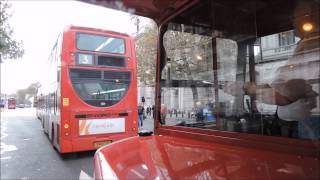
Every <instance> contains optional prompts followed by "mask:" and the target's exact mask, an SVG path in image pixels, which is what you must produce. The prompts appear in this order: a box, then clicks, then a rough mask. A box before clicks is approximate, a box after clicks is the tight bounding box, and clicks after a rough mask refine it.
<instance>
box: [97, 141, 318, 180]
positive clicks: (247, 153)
mask: <svg viewBox="0 0 320 180" xmlns="http://www.w3.org/2000/svg"><path fill="white" fill-rule="evenodd" d="M128 147H130V151H128ZM301 161H303V162H304V163H301ZM318 163H319V162H318V160H317V159H316V158H313V157H310V156H297V155H296V154H287V153H282V152H277V151H269V150H264V149H256V148H250V147H241V146H234V145H232V144H231V145H226V144H222V143H212V142H209V143H208V142H205V141H197V140H192V139H190V138H181V137H173V136H166V135H164V136H149V137H140V138H139V137H133V138H129V139H126V140H123V141H119V142H115V143H113V144H110V145H108V146H106V147H104V148H101V149H99V150H98V151H97V152H96V154H95V169H96V171H95V178H96V179H115V178H118V179H168V178H170V179H186V178H187V179H189V178H190V179H199V178H201V177H207V178H209V179H210V178H211V179H238V178H240V177H241V179H266V180H267V179H317V177H319V175H320V174H319V164H318ZM119 164H121V166H119Z"/></svg>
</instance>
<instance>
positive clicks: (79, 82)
mask: <svg viewBox="0 0 320 180" xmlns="http://www.w3.org/2000/svg"><path fill="white" fill-rule="evenodd" d="M49 64H50V67H51V69H50V71H49V72H48V75H49V77H50V78H51V79H50V80H49V82H51V84H50V85H48V87H45V88H46V89H45V88H43V87H42V89H41V90H40V93H41V95H40V96H39V99H38V101H39V102H38V108H37V115H38V117H39V118H40V119H41V123H42V126H43V128H44V131H45V132H46V133H48V135H49V138H50V139H51V140H52V143H53V145H54V146H55V147H56V148H57V149H58V150H59V152H61V153H67V152H77V151H86V150H93V149H97V148H99V147H101V146H102V145H105V144H108V143H111V142H113V141H116V140H119V139H123V138H126V137H131V136H135V135H136V134H137V130H138V127H137V80H136V76H137V75H136V73H137V72H136V59H135V47H134V42H133V39H132V38H131V37H130V36H128V35H126V34H121V33H117V32H112V31H106V30H100V29H93V28H84V27H75V26H70V27H67V28H66V29H65V30H64V32H63V33H62V34H60V36H59V37H58V40H57V42H56V44H55V45H54V48H53V49H52V52H51V55H50V57H49Z"/></svg>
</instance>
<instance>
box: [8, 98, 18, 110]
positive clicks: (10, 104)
mask: <svg viewBox="0 0 320 180" xmlns="http://www.w3.org/2000/svg"><path fill="white" fill-rule="evenodd" d="M15 108H16V99H15V98H9V99H8V109H15Z"/></svg>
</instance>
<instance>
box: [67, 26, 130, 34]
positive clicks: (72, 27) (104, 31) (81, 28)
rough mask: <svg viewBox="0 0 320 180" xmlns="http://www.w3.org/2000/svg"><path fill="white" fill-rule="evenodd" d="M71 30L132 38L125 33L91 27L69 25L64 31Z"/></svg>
mask: <svg viewBox="0 0 320 180" xmlns="http://www.w3.org/2000/svg"><path fill="white" fill-rule="evenodd" d="M70 30H80V31H81V30H83V31H94V32H97V31H98V32H101V33H110V34H116V35H119V36H126V37H130V36H129V35H128V34H125V33H120V32H115V31H110V30H104V29H97V28H90V27H81V26H74V25H69V26H67V27H65V29H64V31H70Z"/></svg>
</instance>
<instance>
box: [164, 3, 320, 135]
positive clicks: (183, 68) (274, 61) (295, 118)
mask: <svg viewBox="0 0 320 180" xmlns="http://www.w3.org/2000/svg"><path fill="white" fill-rule="evenodd" d="M281 2H282V1H279V2H278V3H279V4H276V6H275V7H265V8H267V9H266V11H262V12H264V13H265V12H270V13H271V12H272V10H270V8H279V7H281V6H282V5H283V4H281ZM238 5H239V4H237V6H238ZM215 6H216V7H215ZM252 6H253V7H250V8H249V5H248V6H244V7H243V8H248V9H247V10H246V11H242V10H239V9H241V8H237V9H236V8H235V9H232V8H231V9H229V7H232V6H223V3H222V2H221V3H220V4H215V3H214V2H211V1H206V3H203V4H202V5H199V6H196V7H194V8H191V9H190V11H186V12H185V13H184V14H182V15H181V16H179V17H176V18H175V19H173V20H171V22H169V23H168V24H167V26H166V27H167V29H166V32H165V33H164V36H163V41H162V42H163V46H164V51H165V55H166V56H165V57H163V58H164V59H162V62H163V64H162V65H161V67H162V69H161V103H162V106H164V107H165V108H166V109H167V110H166V111H163V112H162V113H166V114H165V115H162V116H161V117H162V118H163V119H162V120H161V123H164V124H165V125H175V126H188V127H194V128H205V129H215V130H221V131H236V132H243V133H251V134H260V135H268V136H285V137H290V138H300V139H318V138H319V136H320V132H319V131H320V122H319V121H317V120H319V114H320V111H319V77H320V76H319V72H320V69H319V67H320V64H319V63H320V60H319V57H320V54H319V47H320V45H319V42H320V41H319V37H320V36H319V32H317V33H312V36H311V35H308V36H307V37H303V36H301V33H297V34H296V33H295V32H297V29H292V28H293V27H294V26H293V24H292V19H283V18H288V17H294V16H293V15H292V14H290V13H293V11H290V13H289V14H286V13H288V12H289V11H288V12H286V13H284V14H285V16H284V15H283V14H281V16H283V18H279V21H280V19H281V21H283V20H286V21H287V22H286V23H283V22H277V23H281V24H283V26H285V25H287V26H286V28H284V27H281V28H279V29H278V30H277V29H276V28H277V27H275V28H274V29H272V31H271V30H270V32H267V31H266V29H259V28H258V29H257V27H262V26H267V25H268V26H269V24H268V23H269V22H268V21H263V17H264V16H267V15H266V14H268V13H266V14H258V15H257V17H258V18H260V21H261V22H260V21H259V19H257V17H254V15H255V13H256V11H254V9H255V8H256V7H254V5H252ZM278 6H279V7H278ZM227 7H228V8H227ZM211 8H215V11H213V10H212V9H211ZM259 8H262V9H263V8H264V7H263V6H261V7H259ZM260 10H261V9H260ZM251 11H253V12H251ZM212 12H215V13H216V14H215V16H219V17H225V18H224V20H223V22H220V21H219V19H210V17H211V16H208V15H210V13H212ZM226 12H228V13H232V14H231V15H230V14H226ZM315 12H318V11H315ZM310 13H311V12H310ZM204 14H206V16H204ZM312 15H313V14H310V17H312ZM279 16H280V15H279ZM187 17H192V20H190V18H187ZM212 17H214V16H212ZM228 18H229V19H228ZM234 18H236V19H237V21H235V20H234ZM296 18H298V17H296ZM248 19H252V21H251V20H248ZM253 20H256V22H254V21H253ZM234 22H237V23H234ZM284 30H285V31H284ZM271 32H272V33H271ZM258 35H260V36H261V37H258ZM298 35H299V36H298Z"/></svg>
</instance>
